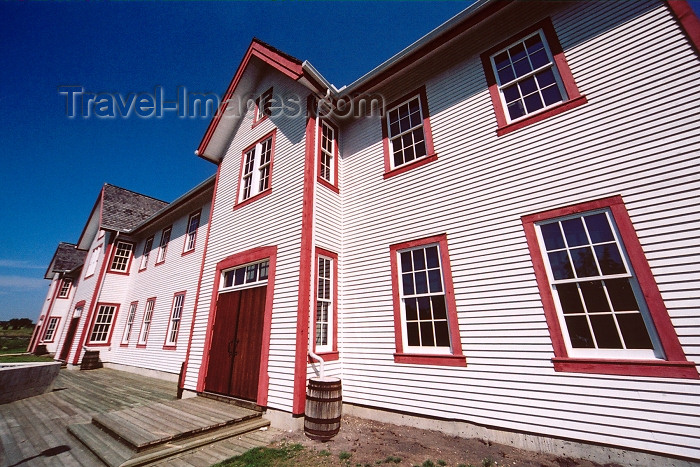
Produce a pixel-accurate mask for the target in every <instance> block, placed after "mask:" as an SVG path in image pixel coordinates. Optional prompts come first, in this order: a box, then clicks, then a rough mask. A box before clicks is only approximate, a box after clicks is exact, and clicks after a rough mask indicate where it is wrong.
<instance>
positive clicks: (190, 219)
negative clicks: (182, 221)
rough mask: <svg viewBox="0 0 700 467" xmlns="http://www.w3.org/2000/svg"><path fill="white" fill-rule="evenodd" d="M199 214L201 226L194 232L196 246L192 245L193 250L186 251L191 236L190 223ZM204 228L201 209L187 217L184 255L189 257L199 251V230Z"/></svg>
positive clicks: (183, 247)
mask: <svg viewBox="0 0 700 467" xmlns="http://www.w3.org/2000/svg"><path fill="white" fill-rule="evenodd" d="M197 214H199V225H198V226H197V228H196V229H195V231H194V244H193V245H192V249H191V250H185V248H187V237H188V235H189V232H188V231H189V229H190V222H191V221H192V218H193V217H194V216H196V215H197ZM201 226H202V209H201V208H200V209H199V210H197V211H195V212H193V213H192V214H190V215H189V216H188V217H187V224H186V225H185V237H184V238H185V241H184V242H183V243H182V255H181V256H185V255H189V254H190V253H194V251H195V250H196V249H197V234H198V233H199V228H200V227H201Z"/></svg>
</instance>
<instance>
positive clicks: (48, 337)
mask: <svg viewBox="0 0 700 467" xmlns="http://www.w3.org/2000/svg"><path fill="white" fill-rule="evenodd" d="M60 319H61V318H57V317H51V318H49V324H48V325H47V326H46V332H45V333H44V339H43V341H44V342H53V338H54V336H55V335H56V328H57V327H58V322H59V321H60Z"/></svg>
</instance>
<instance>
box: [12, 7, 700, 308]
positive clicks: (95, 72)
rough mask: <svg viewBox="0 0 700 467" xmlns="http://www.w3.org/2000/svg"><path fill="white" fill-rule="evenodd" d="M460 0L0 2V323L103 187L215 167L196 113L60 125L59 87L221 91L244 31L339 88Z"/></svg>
mask: <svg viewBox="0 0 700 467" xmlns="http://www.w3.org/2000/svg"><path fill="white" fill-rule="evenodd" d="M469 3H471V2H469V1H448V2H430V3H428V2H385V3H371V2H360V1H355V2H333V3H330V2H321V1H315V2H279V1H277V2H168V3H164V2H114V3H107V2H94V3H93V2H91V3H87V2H80V3H78V2H59V3H47V2H22V3H11V2H0V18H1V20H0V21H1V22H2V27H1V28H0V44H2V46H1V47H0V86H1V88H0V90H1V92H0V109H2V111H1V112H0V142H1V143H2V144H0V151H2V162H3V165H2V170H0V196H1V198H2V204H1V205H2V217H3V219H4V222H5V228H4V229H1V230H0V320H6V319H10V318H12V317H29V318H31V319H33V320H35V319H36V318H37V317H38V314H39V311H40V308H41V305H42V303H43V300H44V298H45V296H46V291H47V287H48V284H49V281H47V280H44V279H43V275H44V272H45V270H46V267H47V266H48V263H49V261H50V260H51V257H52V255H53V253H54V250H55V248H56V245H57V244H58V242H60V241H67V242H76V241H77V240H78V237H79V235H80V232H81V230H82V228H83V226H84V224H85V222H86V221H87V217H88V215H89V214H90V210H91V209H92V206H93V204H94V202H95V200H96V198H97V196H98V194H99V191H100V189H101V186H102V184H103V183H105V182H108V183H112V184H114V185H118V186H122V187H124V188H128V189H131V190H134V191H138V192H141V193H144V194H147V195H150V196H153V197H156V198H159V199H162V200H165V201H172V200H173V199H175V198H177V197H178V196H179V195H181V194H183V193H184V192H186V191H187V190H188V189H190V188H192V187H193V186H195V185H196V184H198V183H199V182H201V181H202V180H204V179H205V178H206V177H208V176H209V175H211V174H213V173H214V172H215V167H214V165H212V164H211V163H209V162H206V161H204V160H202V159H200V158H198V157H196V156H195V155H194V154H193V152H194V150H195V149H196V148H197V145H198V143H199V141H200V140H201V138H202V136H203V134H204V131H205V129H206V126H207V124H208V120H209V119H205V118H195V119H192V118H184V119H183V118H178V117H177V116H176V115H175V113H174V112H170V113H165V114H164V115H163V117H162V118H154V117H151V118H138V117H137V116H134V115H132V116H131V117H129V118H113V119H99V118H95V117H92V118H87V119H83V118H73V119H71V118H68V117H67V116H66V112H67V110H68V109H67V107H66V96H65V95H61V94H60V93H59V90H60V89H59V88H61V87H62V86H80V87H82V88H84V89H85V90H86V91H89V92H96V93H98V92H107V93H119V94H120V95H121V96H128V95H129V94H130V93H153V92H154V89H155V88H156V86H161V87H162V89H163V92H164V94H165V98H166V99H169V100H174V99H175V97H176V93H177V88H178V86H184V87H185V88H187V89H188V90H189V91H190V92H202V93H210V92H212V93H216V94H219V95H221V94H222V93H223V92H224V91H225V89H226V86H227V85H228V83H229V81H230V80H231V77H232V76H233V74H234V73H235V70H236V67H237V66H238V64H239V63H240V60H241V58H242V57H243V54H244V53H245V51H246V49H247V47H248V45H249V44H250V41H251V39H252V37H253V36H256V37H258V38H260V39H261V40H263V41H265V42H268V43H270V44H271V45H273V46H275V47H277V48H279V49H281V50H283V51H285V52H287V53H289V54H291V55H294V56H295V57H297V58H299V59H301V60H309V61H310V62H311V63H312V64H313V65H314V66H315V67H316V68H317V69H318V70H319V71H320V72H321V73H322V74H323V75H324V76H325V77H326V78H327V79H328V80H329V81H330V82H332V83H333V84H335V85H336V86H338V87H340V86H342V85H346V84H350V83H351V82H352V81H354V80H355V79H357V78H359V77H360V76H361V75H363V74H365V73H366V72H368V71H370V70H371V69H372V68H374V67H375V66H377V65H379V64H380V63H382V62H383V61H385V60H386V59H388V58H389V57H391V56H392V55H394V54H395V53H397V52H398V51H400V50H401V49H403V48H404V47H406V46H408V45H409V44H410V43H412V42H413V41H415V40H417V39H419V38H420V37H421V36H423V35H424V34H426V33H428V32H429V31H430V30H432V29H433V28H435V27H437V26H438V25H440V24H441V23H443V22H444V21H446V20H447V19H449V18H450V17H452V16H454V15H455V14H457V13H458V12H459V11H461V10H462V9H464V8H466V6H467V5H469ZM691 5H692V6H693V8H694V10H695V11H696V13H697V12H698V11H700V2H691Z"/></svg>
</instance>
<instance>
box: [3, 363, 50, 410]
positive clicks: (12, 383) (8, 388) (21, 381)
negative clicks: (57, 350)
mask: <svg viewBox="0 0 700 467" xmlns="http://www.w3.org/2000/svg"><path fill="white" fill-rule="evenodd" d="M60 369H61V362H46V363H44V362H37V363H2V364H0V404H6V403H8V402H12V401H16V400H20V399H24V398H26V397H32V396H38V395H39V394H44V393H46V392H49V391H52V390H53V383H54V380H55V379H56V376H58V371H59V370H60Z"/></svg>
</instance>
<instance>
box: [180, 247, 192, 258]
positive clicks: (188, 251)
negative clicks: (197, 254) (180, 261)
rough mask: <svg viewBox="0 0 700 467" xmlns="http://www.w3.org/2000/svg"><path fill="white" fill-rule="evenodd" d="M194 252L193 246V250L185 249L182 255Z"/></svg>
mask: <svg viewBox="0 0 700 467" xmlns="http://www.w3.org/2000/svg"><path fill="white" fill-rule="evenodd" d="M192 253H194V248H192V249H191V250H187V251H183V252H182V255H181V256H187V255H190V254H192Z"/></svg>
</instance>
